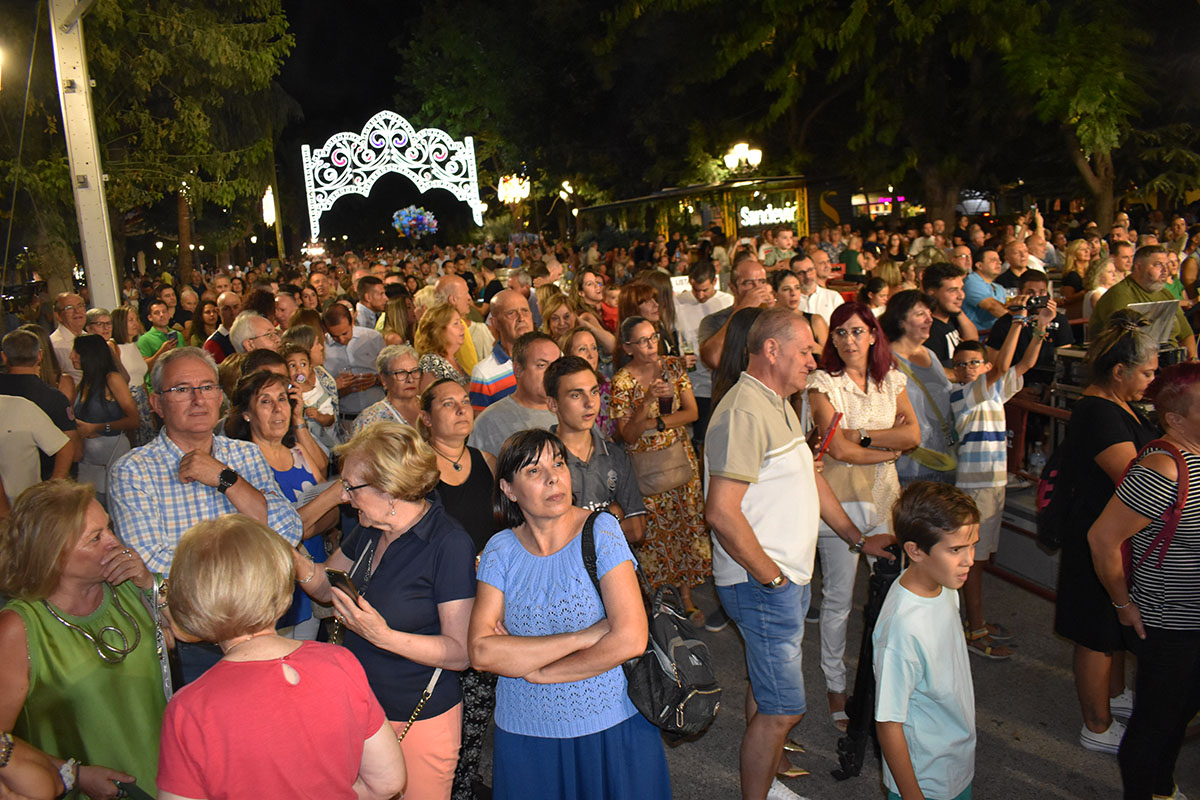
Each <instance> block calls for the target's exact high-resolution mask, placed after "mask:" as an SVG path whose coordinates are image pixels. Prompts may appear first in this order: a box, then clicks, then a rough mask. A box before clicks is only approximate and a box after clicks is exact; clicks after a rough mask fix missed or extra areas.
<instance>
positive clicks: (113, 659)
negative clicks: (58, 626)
mask: <svg viewBox="0 0 1200 800" xmlns="http://www.w3.org/2000/svg"><path fill="white" fill-rule="evenodd" d="M104 585H105V587H106V588H107V589H108V592H109V594H110V595H112V601H113V606H114V607H115V608H116V609H117V611H119V612H120V614H121V616H123V617H125V619H127V620H129V624H130V625H132V626H133V644H132V645H130V644H129V639H128V638H126V636H125V632H124V631H122V630H121V629H120V628H118V627H116V626H115V625H105V626H104V627H103V628H101V629H100V635H99V637H96V636H92V635H91V634H90V633H88V632H87V631H85V630H84V629H83V628H81V627H79V626H78V625H76V624H75V623H74V622H71V621H70V620H67V619H63V618H62V617H61V616H59V614H58V612H57V611H55V610H54V607H53V606H51V605H50V603H48V602H47V601H45V600H43V601H42V605H43V606H45V607H46V610H47V611H49V612H50V616H52V617H54V618H55V619H56V620H58V621H59V622H61V623H62V624H63V625H65V626H66V627H68V628H70V629H71V630H73V631H75V632H76V633H78V634H79V635H81V636H82V637H83V638H85V639H87V640H88V641H89V642H91V643H92V647H95V648H96V655H98V656H100V660H101V661H104V662H106V663H108V664H120V663H121V662H122V661H124V660H125V657H126V656H128V655H129V654H130V653H132V652H133V651H134V650H136V649H137V646H138V643H139V642H141V641H142V629H141V626H139V625H138V624H137V620H136V619H134V618H133V615H131V614H130V613H129V612H128V611H126V610H125V608H124V607H123V606H122V605H121V601H120V600H119V599H117V592H116V590H114V589H113V588H112V587H111V586H109V585H108V584H104ZM105 634H112V635H113V636H115V637H117V638H119V639H120V640H121V644H120V645H119V646H118V645H113V644H109V643H108V642H107V641H105V640H104V636H105Z"/></svg>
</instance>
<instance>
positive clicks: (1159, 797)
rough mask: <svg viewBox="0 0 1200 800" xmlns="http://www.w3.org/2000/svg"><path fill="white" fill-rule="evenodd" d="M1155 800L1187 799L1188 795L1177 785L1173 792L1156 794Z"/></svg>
mask: <svg viewBox="0 0 1200 800" xmlns="http://www.w3.org/2000/svg"><path fill="white" fill-rule="evenodd" d="M1153 797H1154V800H1187V795H1185V794H1184V793H1183V792H1181V791H1179V787H1178V786H1176V787H1175V791H1174V792H1173V793H1171V794H1156V795H1154V796H1153Z"/></svg>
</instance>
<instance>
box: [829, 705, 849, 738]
mask: <svg viewBox="0 0 1200 800" xmlns="http://www.w3.org/2000/svg"><path fill="white" fill-rule="evenodd" d="M829 716H831V717H833V727H835V728H837V729H838V733H845V732H846V731H847V730H849V729H850V715H849V714H847V713H846V712H845V711H844V710H843V711H832V712H830V714H829Z"/></svg>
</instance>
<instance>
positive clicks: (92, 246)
mask: <svg viewBox="0 0 1200 800" xmlns="http://www.w3.org/2000/svg"><path fill="white" fill-rule="evenodd" d="M47 2H48V3H49V9H50V35H51V42H52V44H53V46H54V70H55V74H56V75H57V77H58V99H59V102H60V103H61V104H62V112H63V134H64V135H65V137H66V140H67V157H68V160H69V162H70V166H71V189H72V191H73V192H74V194H75V217H76V220H77V222H78V223H79V242H80V245H81V247H82V250H83V268H84V271H85V272H86V273H87V281H88V288H89V289H90V292H91V300H92V304H93V305H96V306H101V307H103V308H113V307H115V306H117V305H119V303H120V293H119V291H118V283H117V274H116V264H115V263H114V262H115V260H116V257H115V255H114V253H113V245H112V233H111V228H110V227H109V221H108V204H107V203H106V202H105V199H104V179H105V177H106V176H105V175H104V174H103V173H102V172H101V167H100V146H99V142H98V140H97V135H96V117H95V113H94V112H93V109H92V88H91V87H92V84H91V81H90V80H89V78H88V71H87V51H86V50H85V49H84V44H83V26H82V25H81V24H80V22H79V18H80V16H81V15H82V13H83V12H84V11H86V10H87V8H88V7H89V6H90V5H91V4H92V2H93V0H84V2H82V3H76V2H74V0H47Z"/></svg>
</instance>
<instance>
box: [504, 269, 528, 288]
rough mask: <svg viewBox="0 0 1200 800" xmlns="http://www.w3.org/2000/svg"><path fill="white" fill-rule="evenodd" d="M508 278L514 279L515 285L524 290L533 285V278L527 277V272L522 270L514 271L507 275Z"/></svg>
mask: <svg viewBox="0 0 1200 800" xmlns="http://www.w3.org/2000/svg"><path fill="white" fill-rule="evenodd" d="M508 277H510V278H516V280H517V285H518V286H520V287H522V288H526V287H529V286H532V285H533V278H531V277H529V272H528V271H526V270H524V269H514V270H513V271H512V272H510V273H508Z"/></svg>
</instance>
